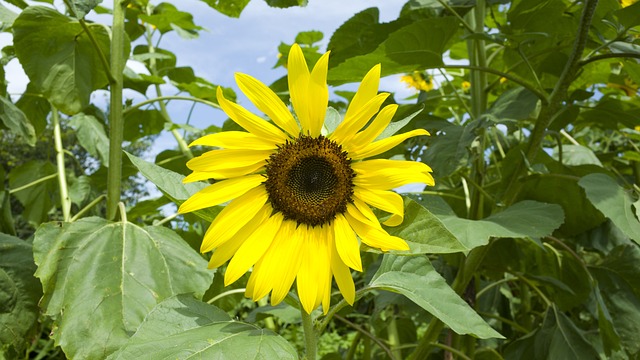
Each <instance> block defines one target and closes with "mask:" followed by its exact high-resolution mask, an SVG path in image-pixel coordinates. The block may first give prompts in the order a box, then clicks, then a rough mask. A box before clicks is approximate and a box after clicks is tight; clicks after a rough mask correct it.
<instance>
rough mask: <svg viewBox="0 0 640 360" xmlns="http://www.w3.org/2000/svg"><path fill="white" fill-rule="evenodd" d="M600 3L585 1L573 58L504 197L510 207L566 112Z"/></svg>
mask: <svg viewBox="0 0 640 360" xmlns="http://www.w3.org/2000/svg"><path fill="white" fill-rule="evenodd" d="M597 5H598V0H585V2H584V8H583V10H582V16H581V17H580V24H579V26H578V32H577V34H576V41H575V43H574V44H573V50H572V51H571V54H570V55H569V59H568V60H567V63H566V64H565V67H564V69H563V71H562V74H560V78H559V79H558V81H557V82H556V86H555V87H554V88H553V91H552V92H551V95H549V101H548V102H547V103H546V104H543V106H542V108H541V109H540V113H539V114H538V118H537V119H536V124H535V126H534V128H533V131H532V132H531V136H529V142H528V144H527V148H526V150H525V158H524V159H522V160H521V161H520V163H519V164H518V166H517V168H516V171H514V172H513V174H512V175H511V177H510V178H509V179H507V181H506V184H507V188H506V190H505V193H504V200H505V203H507V204H510V203H512V202H513V201H515V198H516V196H517V194H518V191H519V190H520V184H519V183H518V178H519V177H520V176H521V173H522V172H523V171H524V170H525V164H526V163H533V162H534V160H535V157H536V155H537V154H538V151H539V150H540V146H541V145H542V140H543V139H544V136H545V133H546V131H547V128H548V127H549V125H551V123H552V122H553V120H554V119H555V118H556V116H557V115H558V114H559V113H560V112H561V111H562V108H563V106H564V102H565V101H566V100H567V98H568V91H567V90H568V89H569V85H571V83H572V82H573V80H574V79H575V78H576V75H577V74H578V71H579V70H580V67H581V66H582V63H581V58H582V53H583V52H584V48H585V46H586V44H587V39H588V37H589V28H590V26H591V20H592V19H593V14H594V13H595V10H596V6H597Z"/></svg>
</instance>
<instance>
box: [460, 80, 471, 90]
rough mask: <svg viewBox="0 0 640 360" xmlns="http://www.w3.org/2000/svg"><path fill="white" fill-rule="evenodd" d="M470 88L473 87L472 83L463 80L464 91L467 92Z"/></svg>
mask: <svg viewBox="0 0 640 360" xmlns="http://www.w3.org/2000/svg"><path fill="white" fill-rule="evenodd" d="M469 89H471V83H470V82H468V81H466V80H465V81H463V82H462V91H464V92H467V91H469Z"/></svg>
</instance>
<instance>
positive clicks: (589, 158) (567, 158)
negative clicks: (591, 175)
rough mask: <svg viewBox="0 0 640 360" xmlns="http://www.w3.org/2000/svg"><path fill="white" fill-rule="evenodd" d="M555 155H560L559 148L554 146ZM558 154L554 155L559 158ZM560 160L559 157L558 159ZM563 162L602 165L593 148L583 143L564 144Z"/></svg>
mask: <svg viewBox="0 0 640 360" xmlns="http://www.w3.org/2000/svg"><path fill="white" fill-rule="evenodd" d="M553 153H554V155H556V154H557V155H558V156H559V152H558V149H557V148H554V151H553ZM558 156H554V157H555V158H557V157H558ZM557 160H559V159H557ZM562 164H563V165H571V166H576V165H597V166H602V163H601V162H600V159H598V157H597V156H596V154H595V153H594V152H593V150H591V149H589V148H588V147H586V146H582V145H572V144H569V145H562Z"/></svg>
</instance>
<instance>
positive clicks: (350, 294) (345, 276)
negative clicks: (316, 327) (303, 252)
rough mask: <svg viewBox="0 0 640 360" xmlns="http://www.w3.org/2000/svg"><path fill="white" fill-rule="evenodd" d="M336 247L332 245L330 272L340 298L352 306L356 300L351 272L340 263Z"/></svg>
mask: <svg viewBox="0 0 640 360" xmlns="http://www.w3.org/2000/svg"><path fill="white" fill-rule="evenodd" d="M336 241H338V239H336ZM336 245H337V243H334V245H333V246H332V254H331V272H333V277H334V278H335V279H336V284H338V289H340V292H341V293H342V296H344V299H345V300H346V301H347V302H348V303H349V305H353V302H354V301H355V299H356V287H355V285H354V284H353V278H352V277H351V271H349V267H347V265H346V264H345V263H343V262H342V260H341V257H340V255H339V254H338V250H337V249H336Z"/></svg>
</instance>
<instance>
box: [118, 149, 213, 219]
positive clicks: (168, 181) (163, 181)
mask: <svg viewBox="0 0 640 360" xmlns="http://www.w3.org/2000/svg"><path fill="white" fill-rule="evenodd" d="M125 154H127V156H128V157H129V159H130V160H131V162H132V163H133V165H134V166H135V167H137V168H138V170H140V172H141V173H142V175H143V176H144V177H146V178H147V179H148V180H149V181H151V182H152V183H154V184H155V185H156V186H157V187H158V189H159V190H160V191H162V193H163V194H165V195H166V196H167V197H168V198H169V199H171V200H172V201H174V202H176V203H177V204H178V205H179V204H181V203H183V202H184V201H185V200H187V199H188V198H189V197H190V196H191V195H193V194H195V193H197V192H198V191H200V190H202V189H204V188H205V187H207V185H206V184H204V183H202V182H192V183H188V184H183V183H182V179H184V176H182V175H180V174H178V173H175V172H173V171H171V170H167V169H165V168H163V167H161V166H158V165H156V164H152V163H150V162H147V161H144V160H142V159H140V158H138V157H136V156H134V155H131V154H129V153H127V152H125ZM220 210H221V207H220V206H216V207H213V208H206V209H202V210H198V211H194V212H193V213H194V214H196V215H198V216H200V217H201V218H203V219H205V220H207V221H213V219H214V218H215V217H216V215H217V214H218V212H219V211H220Z"/></svg>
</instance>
